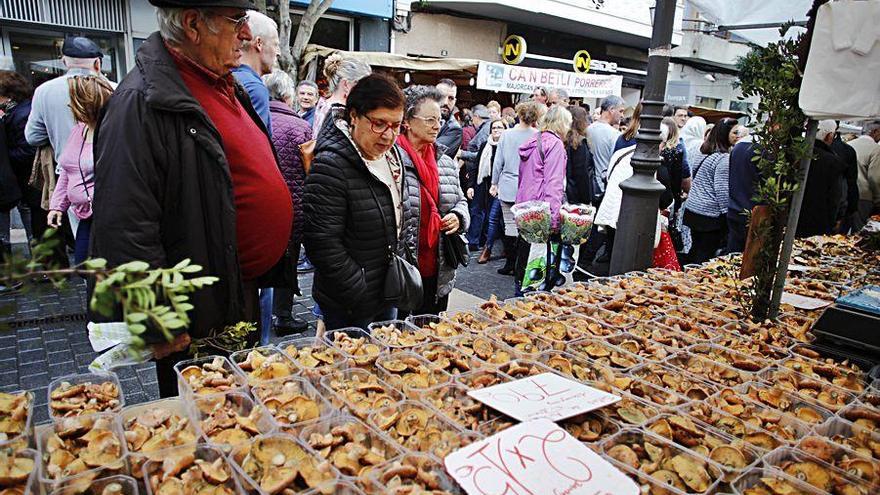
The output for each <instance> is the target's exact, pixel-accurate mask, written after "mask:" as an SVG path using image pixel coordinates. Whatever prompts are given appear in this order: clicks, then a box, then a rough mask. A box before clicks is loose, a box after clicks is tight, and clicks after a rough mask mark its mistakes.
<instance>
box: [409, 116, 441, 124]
mask: <svg viewBox="0 0 880 495" xmlns="http://www.w3.org/2000/svg"><path fill="white" fill-rule="evenodd" d="M413 118H414V119H419V120H421V121H422V122H424V123H426V124H428V126H429V127H437V126H439V125H440V119H438V118H437V117H420V116H418V115H413Z"/></svg>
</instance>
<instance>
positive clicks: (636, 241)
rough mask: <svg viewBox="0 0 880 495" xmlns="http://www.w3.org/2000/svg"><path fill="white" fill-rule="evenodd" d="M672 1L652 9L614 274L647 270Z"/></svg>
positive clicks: (659, 190)
mask: <svg viewBox="0 0 880 495" xmlns="http://www.w3.org/2000/svg"><path fill="white" fill-rule="evenodd" d="M675 3H676V0H657V2H656V6H655V7H654V8H651V25H652V30H651V44H650V48H649V50H648V75H647V78H646V79H647V80H646V82H645V92H644V96H643V99H642V115H641V125H640V127H639V132H638V134H637V135H636V152H635V154H634V155H633V157H632V160H631V163H632V167H633V175H632V177H630V178H629V179H626V180H625V181H623V182H622V183H621V184H620V188H621V189H622V190H623V199H622V200H621V202H620V215H619V216H618V221H617V229H618V230H617V234H616V235H615V238H614V248H613V249H612V251H611V268H610V273H611V274H612V275H616V274H620V273H627V272H630V271H633V270H644V269H646V268H650V266H651V262H652V261H653V253H654V235H655V231H656V228H657V210H658V208H659V203H660V201H659V200H660V195H661V194H662V193H663V191H664V186H663V185H662V184H660V182H658V181H657V179H656V177H655V176H656V173H657V168H658V167H659V166H660V143H661V142H662V140H661V139H660V121H661V120H663V105H664V99H665V96H666V75H667V72H668V70H669V56H670V52H671V51H672V27H673V24H674V22H675Z"/></svg>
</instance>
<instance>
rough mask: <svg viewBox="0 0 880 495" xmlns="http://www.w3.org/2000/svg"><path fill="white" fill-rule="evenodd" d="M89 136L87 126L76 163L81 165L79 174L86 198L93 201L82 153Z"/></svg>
mask: <svg viewBox="0 0 880 495" xmlns="http://www.w3.org/2000/svg"><path fill="white" fill-rule="evenodd" d="M88 137H89V128H88V127H86V129H85V131H84V132H83V140H82V144H80V145H79V155H77V156H76V164H77V166H78V167H79V176H80V178H82V186H83V191H85V193H86V199H88V200H89V203H91V202H92V195H91V194H89V186H87V185H86V174H85V173H84V172H83V166H82V154H83V150H85V149H86V139H88ZM92 159H93V160H94V158H92Z"/></svg>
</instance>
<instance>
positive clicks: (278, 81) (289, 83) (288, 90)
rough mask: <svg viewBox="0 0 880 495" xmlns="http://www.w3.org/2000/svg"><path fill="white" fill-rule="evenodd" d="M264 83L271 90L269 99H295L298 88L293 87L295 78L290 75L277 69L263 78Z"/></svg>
mask: <svg viewBox="0 0 880 495" xmlns="http://www.w3.org/2000/svg"><path fill="white" fill-rule="evenodd" d="M263 83H265V84H266V89H268V90H269V98H271V99H273V100H278V101H284V100H286V99H288V98H293V97H294V96H295V95H296V87H295V86H294V85H293V78H292V77H290V74H288V73H287V72H284V71H283V70H280V69H275V70H273V71H272V72H271V73H269V74H266V75H265V76H263Z"/></svg>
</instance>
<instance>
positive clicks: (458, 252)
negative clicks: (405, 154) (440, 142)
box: [415, 163, 471, 270]
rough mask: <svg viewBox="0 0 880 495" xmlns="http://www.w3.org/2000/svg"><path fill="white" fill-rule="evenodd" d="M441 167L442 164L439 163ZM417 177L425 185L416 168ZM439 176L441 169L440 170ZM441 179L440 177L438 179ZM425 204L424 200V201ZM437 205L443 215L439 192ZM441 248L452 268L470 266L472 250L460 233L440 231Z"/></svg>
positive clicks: (447, 263) (438, 165)
mask: <svg viewBox="0 0 880 495" xmlns="http://www.w3.org/2000/svg"><path fill="white" fill-rule="evenodd" d="M437 167H438V169H439V167H440V164H439V163H438V164H437ZM415 176H416V179H418V181H419V185H421V186H424V183H423V182H422V177H421V176H420V175H419V171H418V170H415ZM438 176H439V170H438ZM438 180H439V179H438ZM437 190H438V191H439V190H440V186H439V185H438V186H437ZM422 204H424V202H423V203H422ZM435 204H436V205H437V214H438V215H440V216H441V218H442V216H443V215H442V213H441V212H440V206H439V205H440V198H439V194H438V198H437V199H436V201H435ZM440 249H442V250H443V262H444V263H445V264H446V265H448V266H449V267H450V268H452V269H453V270H455V269H456V268H458V267H459V266H468V263H469V262H470V260H471V258H470V252H469V251H468V247H467V243H466V242H465V241H464V239H462V238H461V235H460V234H449V235H446V233H444V232H442V231H441V232H440Z"/></svg>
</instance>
